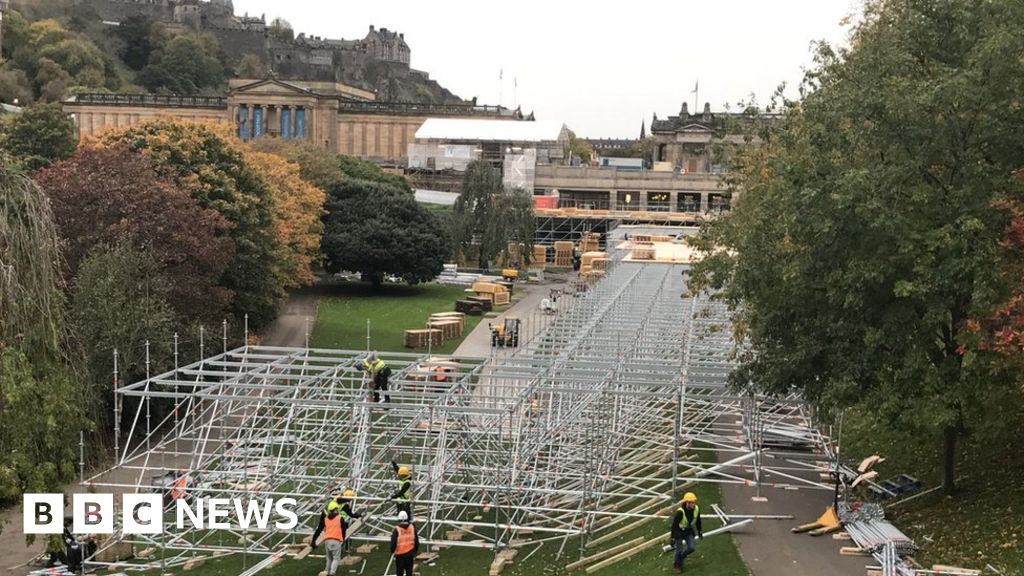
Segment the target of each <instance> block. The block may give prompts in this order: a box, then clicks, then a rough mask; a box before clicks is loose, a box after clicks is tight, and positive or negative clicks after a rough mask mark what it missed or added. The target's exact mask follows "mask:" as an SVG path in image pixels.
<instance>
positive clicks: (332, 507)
mask: <svg viewBox="0 0 1024 576" xmlns="http://www.w3.org/2000/svg"><path fill="white" fill-rule="evenodd" d="M338 508H341V506H338V503H337V502H335V501H334V500H331V501H330V502H328V503H327V512H328V513H330V512H334V511H335V510H337V509H338Z"/></svg>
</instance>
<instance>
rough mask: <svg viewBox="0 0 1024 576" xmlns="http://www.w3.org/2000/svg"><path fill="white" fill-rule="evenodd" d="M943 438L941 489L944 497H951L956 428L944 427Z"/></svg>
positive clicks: (954, 464)
mask: <svg viewBox="0 0 1024 576" xmlns="http://www.w3.org/2000/svg"><path fill="white" fill-rule="evenodd" d="M942 436H943V444H944V445H943V457H942V462H943V467H942V488H943V490H944V491H945V493H946V495H952V494H953V492H954V491H955V490H956V481H955V480H954V479H955V478H956V473H955V467H956V437H957V428H956V426H952V425H950V426H946V427H945V428H944V429H943V430H942Z"/></svg>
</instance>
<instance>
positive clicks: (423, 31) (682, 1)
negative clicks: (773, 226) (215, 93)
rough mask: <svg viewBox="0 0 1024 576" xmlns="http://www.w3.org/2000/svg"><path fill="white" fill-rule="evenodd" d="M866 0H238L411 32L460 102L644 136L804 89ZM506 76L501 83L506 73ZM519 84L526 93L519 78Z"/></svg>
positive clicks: (357, 31) (253, 6)
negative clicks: (680, 118)
mask: <svg viewBox="0 0 1024 576" xmlns="http://www.w3.org/2000/svg"><path fill="white" fill-rule="evenodd" d="M860 5H861V1H860V0H775V1H768V0H703V1H700V2H698V1H695V0H674V1H673V0H662V1H653V0H631V1H622V0H613V1H612V2H604V3H599V2H592V3H578V2H565V1H562V0H547V1H538V0H519V1H517V2H504V3H498V2H482V1H480V0H477V1H470V0H391V1H389V2H377V1H369V2H357V1H354V0H342V1H335V0H331V1H328V0H288V1H286V2H282V1H281V0H235V12H236V13H238V14H242V13H244V12H248V13H249V14H250V15H258V14H262V13H265V14H266V15H267V20H268V21H269V20H270V19H271V18H273V17H275V16H281V17H282V18H284V19H286V20H288V21H289V22H290V23H291V24H292V26H293V27H294V28H295V31H296V33H299V32H305V33H306V34H310V35H316V36H327V37H331V38H346V39H355V38H362V37H363V36H365V35H366V31H367V28H368V27H369V25H370V24H374V25H376V26H377V27H378V28H387V29H389V30H397V31H399V32H404V33H405V40H406V42H407V43H408V44H409V46H410V48H411V49H412V66H413V67H414V68H417V69H419V70H425V71H427V72H429V73H430V76H431V78H433V79H435V80H437V81H438V82H440V83H441V85H442V86H444V87H446V88H448V89H449V90H451V91H452V92H454V93H455V94H457V95H459V96H461V97H463V98H467V99H468V98H472V97H473V96H477V97H478V99H479V102H480V103H488V104H493V103H498V102H499V95H500V102H501V103H502V104H504V105H505V106H510V107H511V106H515V105H516V104H517V103H518V104H520V105H522V107H523V110H524V112H529V111H530V110H533V111H535V112H536V114H537V118H538V119H543V120H558V121H562V122H564V123H566V124H567V125H568V126H569V127H570V128H572V129H573V130H575V131H576V133H577V134H580V135H582V136H587V137H594V138H596V137H616V138H624V137H636V136H637V135H638V133H639V130H640V121H641V119H643V120H644V122H645V123H649V122H650V119H651V114H652V113H655V112H656V113H657V114H658V116H659V117H665V116H668V115H670V114H673V115H674V114H676V113H677V112H678V111H679V107H680V105H681V103H682V102H683V99H686V100H687V101H688V102H689V103H690V108H691V112H692V111H693V102H694V95H693V94H691V92H692V90H693V87H694V83H695V82H697V81H698V79H699V81H700V93H699V96H700V106H701V107H703V105H704V102H710V103H711V107H712V109H714V110H718V109H721V108H722V106H723V105H724V104H726V103H735V102H737V101H739V100H741V99H745V98H747V97H749V96H750V95H751V94H755V95H756V96H757V97H758V98H759V100H760V101H761V102H764V101H766V100H767V99H768V97H769V96H770V95H771V93H772V92H773V91H774V89H775V87H776V86H777V85H778V84H779V83H780V82H782V81H786V82H787V83H788V85H789V86H790V92H791V93H793V89H794V88H795V86H796V84H797V82H798V81H799V79H800V78H801V76H802V69H803V68H804V67H806V66H808V65H809V64H810V62H811V56H810V44H811V42H812V41H814V40H827V41H830V42H844V41H845V39H846V30H845V28H844V27H843V26H841V25H840V21H841V20H842V19H843V18H844V17H845V16H847V15H851V14H854V15H856V14H859V6H860ZM500 71H503V81H502V82H499V79H498V77H499V72H500ZM516 80H518V90H516V89H515V88H514V82H515V81H516Z"/></svg>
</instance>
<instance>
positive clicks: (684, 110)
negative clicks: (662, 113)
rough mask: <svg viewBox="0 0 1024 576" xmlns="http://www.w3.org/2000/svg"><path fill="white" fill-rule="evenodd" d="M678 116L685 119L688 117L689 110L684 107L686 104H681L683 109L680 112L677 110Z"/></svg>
mask: <svg viewBox="0 0 1024 576" xmlns="http://www.w3.org/2000/svg"><path fill="white" fill-rule="evenodd" d="M679 115H680V116H686V117H689V116H690V108H689V107H688V106H687V105H686V102H683V107H682V109H681V110H679Z"/></svg>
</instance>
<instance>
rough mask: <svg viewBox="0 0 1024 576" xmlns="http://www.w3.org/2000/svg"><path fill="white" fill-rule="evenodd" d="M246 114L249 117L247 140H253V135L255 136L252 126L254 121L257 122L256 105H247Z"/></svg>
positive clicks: (246, 122)
mask: <svg viewBox="0 0 1024 576" xmlns="http://www.w3.org/2000/svg"><path fill="white" fill-rule="evenodd" d="M245 112H246V114H247V115H248V118H246V119H245V139H246V140H252V135H253V126H252V124H253V120H255V118H256V105H255V104H247V105H246V106H245Z"/></svg>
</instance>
